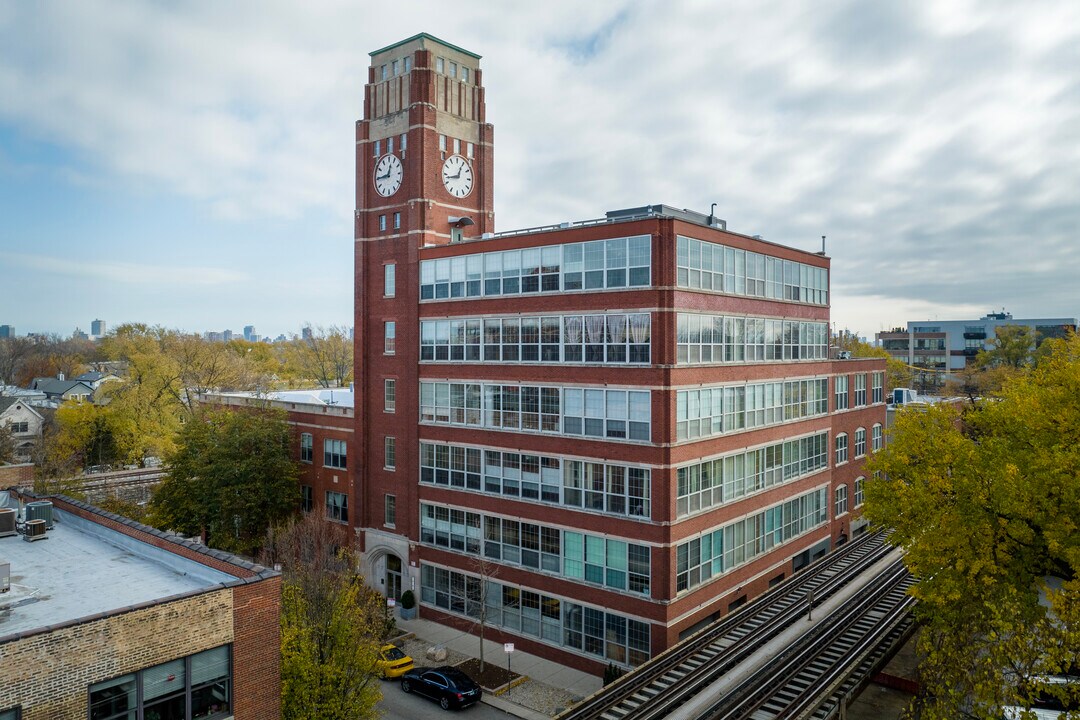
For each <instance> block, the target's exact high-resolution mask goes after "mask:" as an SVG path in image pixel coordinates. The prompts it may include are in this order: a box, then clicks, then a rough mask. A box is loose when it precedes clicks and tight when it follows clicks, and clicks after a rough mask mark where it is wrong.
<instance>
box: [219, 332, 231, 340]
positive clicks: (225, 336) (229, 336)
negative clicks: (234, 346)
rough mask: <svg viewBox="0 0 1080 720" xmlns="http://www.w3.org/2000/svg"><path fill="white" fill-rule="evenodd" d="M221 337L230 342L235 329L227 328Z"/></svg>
mask: <svg viewBox="0 0 1080 720" xmlns="http://www.w3.org/2000/svg"><path fill="white" fill-rule="evenodd" d="M221 339H222V340H224V341H225V342H229V341H230V340H232V339H233V331H232V330H226V331H225V332H223V333H221Z"/></svg>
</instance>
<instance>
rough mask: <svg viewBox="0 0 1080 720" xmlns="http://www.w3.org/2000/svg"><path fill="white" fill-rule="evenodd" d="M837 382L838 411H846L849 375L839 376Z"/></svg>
mask: <svg viewBox="0 0 1080 720" xmlns="http://www.w3.org/2000/svg"><path fill="white" fill-rule="evenodd" d="M834 382H835V388H836V409H837V410H846V409H847V407H848V379H847V375H837V376H836V380H835V381H834Z"/></svg>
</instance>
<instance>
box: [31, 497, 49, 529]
mask: <svg viewBox="0 0 1080 720" xmlns="http://www.w3.org/2000/svg"><path fill="white" fill-rule="evenodd" d="M26 519H27V520H41V521H43V522H44V523H45V527H46V528H47V529H49V530H52V529H53V504H52V503H51V502H49V501H48V500H35V501H34V502H28V503H26Z"/></svg>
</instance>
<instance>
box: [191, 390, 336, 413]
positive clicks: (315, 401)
mask: <svg viewBox="0 0 1080 720" xmlns="http://www.w3.org/2000/svg"><path fill="white" fill-rule="evenodd" d="M205 395H206V396H207V397H221V398H239V399H242V400H269V401H271V402H287V403H296V404H298V405H317V406H325V407H341V408H352V407H353V391H352V388H347V387H346V388H313V389H311V390H278V391H275V392H269V393H264V394H259V393H252V392H223V393H213V392H211V393H205Z"/></svg>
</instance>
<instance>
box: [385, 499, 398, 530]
mask: <svg viewBox="0 0 1080 720" xmlns="http://www.w3.org/2000/svg"><path fill="white" fill-rule="evenodd" d="M396 522H397V496H396V495H384V496H383V525H386V526H387V527H394V524H395V523H396Z"/></svg>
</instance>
